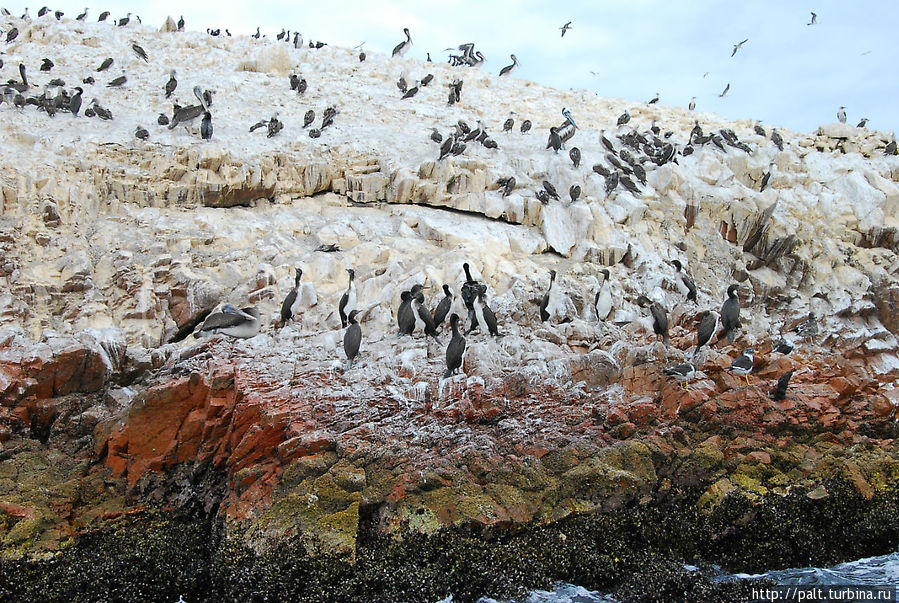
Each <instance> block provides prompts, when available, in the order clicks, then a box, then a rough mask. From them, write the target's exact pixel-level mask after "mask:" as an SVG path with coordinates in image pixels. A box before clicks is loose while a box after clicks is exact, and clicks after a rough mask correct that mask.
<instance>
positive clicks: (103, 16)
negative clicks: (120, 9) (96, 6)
mask: <svg viewBox="0 0 899 603" xmlns="http://www.w3.org/2000/svg"><path fill="white" fill-rule="evenodd" d="M108 16H109V11H108V10H104V11H103V12H102V13H100V16H99V17H97V23H99V22H100V21H105V20H106V17H108Z"/></svg>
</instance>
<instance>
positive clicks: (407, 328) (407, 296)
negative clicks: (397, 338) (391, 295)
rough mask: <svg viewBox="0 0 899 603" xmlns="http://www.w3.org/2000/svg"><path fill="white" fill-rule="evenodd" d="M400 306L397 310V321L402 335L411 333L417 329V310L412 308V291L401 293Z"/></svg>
mask: <svg viewBox="0 0 899 603" xmlns="http://www.w3.org/2000/svg"><path fill="white" fill-rule="evenodd" d="M400 300H401V301H400V307H399V308H397V311H396V322H397V326H399V328H400V335H411V334H412V331H414V330H415V312H413V310H412V292H411V291H403V292H402V293H400Z"/></svg>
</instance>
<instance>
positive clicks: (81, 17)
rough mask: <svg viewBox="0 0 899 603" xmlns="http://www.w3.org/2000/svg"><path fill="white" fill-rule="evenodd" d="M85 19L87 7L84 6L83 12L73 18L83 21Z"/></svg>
mask: <svg viewBox="0 0 899 603" xmlns="http://www.w3.org/2000/svg"><path fill="white" fill-rule="evenodd" d="M85 19H87V7H84V12H83V13H81V14H80V15H78V16H77V17H75V20H76V21H84V20H85Z"/></svg>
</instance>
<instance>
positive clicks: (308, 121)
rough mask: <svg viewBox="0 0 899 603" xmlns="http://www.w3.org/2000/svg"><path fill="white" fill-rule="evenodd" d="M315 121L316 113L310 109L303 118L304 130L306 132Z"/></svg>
mask: <svg viewBox="0 0 899 603" xmlns="http://www.w3.org/2000/svg"><path fill="white" fill-rule="evenodd" d="M314 121H315V111H313V110H312V109H309V110H308V111H306V114H305V115H304V116H303V129H304V130H305V129H306V128H307V127H308V126H309V124H311V123H312V122H314Z"/></svg>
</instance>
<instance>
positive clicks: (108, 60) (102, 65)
mask: <svg viewBox="0 0 899 603" xmlns="http://www.w3.org/2000/svg"><path fill="white" fill-rule="evenodd" d="M112 63H113V60H112V57H107V58H105V59H103V62H102V63H100V66H99V67H97V71H98V72H99V71H106V70H107V69H109V68H110V67H111V66H112Z"/></svg>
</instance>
